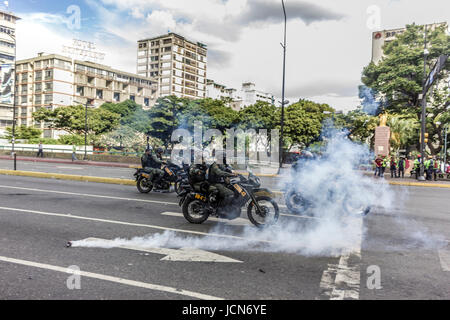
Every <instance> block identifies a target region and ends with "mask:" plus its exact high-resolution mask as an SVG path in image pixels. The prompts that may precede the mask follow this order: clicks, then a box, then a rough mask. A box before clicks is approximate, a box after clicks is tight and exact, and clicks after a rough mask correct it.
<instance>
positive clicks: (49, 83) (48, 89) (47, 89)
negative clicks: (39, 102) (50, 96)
mask: <svg viewBox="0 0 450 320" xmlns="http://www.w3.org/2000/svg"><path fill="white" fill-rule="evenodd" d="M45 90H46V91H51V90H53V83H51V82H47V83H45Z"/></svg>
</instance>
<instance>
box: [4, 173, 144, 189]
mask: <svg viewBox="0 0 450 320" xmlns="http://www.w3.org/2000/svg"><path fill="white" fill-rule="evenodd" d="M0 174H3V175H8V176H22V177H33V178H45V179H57V180H72V181H84V182H96V183H108V184H119V185H128V186H135V185H136V181H134V180H128V179H118V178H103V177H90V176H77V175H70V174H59V173H46V172H32V171H13V170H0Z"/></svg>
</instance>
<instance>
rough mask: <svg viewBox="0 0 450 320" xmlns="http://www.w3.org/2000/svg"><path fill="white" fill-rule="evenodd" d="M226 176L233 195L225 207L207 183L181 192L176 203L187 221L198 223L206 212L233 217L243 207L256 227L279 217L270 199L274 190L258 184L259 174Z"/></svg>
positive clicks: (273, 202)
mask: <svg viewBox="0 0 450 320" xmlns="http://www.w3.org/2000/svg"><path fill="white" fill-rule="evenodd" d="M226 180H227V181H226V182H225V183H226V185H227V187H228V188H229V189H230V190H232V191H233V192H234V199H233V202H232V203H231V205H228V206H225V207H224V206H223V205H222V203H221V202H222V201H221V200H217V199H216V195H214V194H209V193H208V191H207V190H208V187H207V186H205V187H203V188H202V191H201V192H196V191H194V189H193V188H192V186H191V187H190V188H187V189H185V190H184V192H182V193H181V194H180V197H181V200H180V203H179V205H180V206H181V207H182V210H183V215H184V217H185V218H186V220H187V221H189V222H190V223H193V224H201V223H203V222H205V221H206V220H207V219H208V218H209V216H216V217H219V218H223V219H228V220H234V219H237V218H239V217H240V216H241V210H242V208H244V207H246V208H247V216H248V218H249V220H250V221H251V222H252V223H253V224H254V225H255V226H257V227H258V228H262V227H265V226H269V225H273V224H275V223H276V222H277V221H278V217H279V209H278V204H277V203H276V202H275V200H273V198H274V194H273V193H272V192H271V191H269V190H268V189H265V188H261V181H260V179H259V178H258V177H256V176H254V175H253V174H252V173H249V175H248V177H247V178H246V177H244V176H243V175H237V177H236V178H232V179H228V178H227V179H226ZM205 183H206V182H205ZM206 184H207V183H206Z"/></svg>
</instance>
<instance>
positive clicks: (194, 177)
mask: <svg viewBox="0 0 450 320" xmlns="http://www.w3.org/2000/svg"><path fill="white" fill-rule="evenodd" d="M206 171H207V170H206V167H204V166H202V165H197V164H194V165H192V166H191V168H190V169H189V175H188V177H189V183H190V184H195V183H199V182H205V181H206Z"/></svg>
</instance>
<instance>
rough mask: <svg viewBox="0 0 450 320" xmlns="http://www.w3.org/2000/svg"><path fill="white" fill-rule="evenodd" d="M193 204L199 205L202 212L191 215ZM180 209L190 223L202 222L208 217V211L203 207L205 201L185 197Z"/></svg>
mask: <svg viewBox="0 0 450 320" xmlns="http://www.w3.org/2000/svg"><path fill="white" fill-rule="evenodd" d="M194 206H201V208H202V212H201V213H200V214H197V215H193V214H192V211H193V210H194ZM182 210H183V216H184V218H185V219H186V220H187V221H189V222H190V223H192V224H202V223H203V222H205V221H206V220H207V219H208V217H209V213H208V212H207V211H206V208H205V203H204V202H202V201H200V200H197V199H186V200H185V201H184V203H183V207H182Z"/></svg>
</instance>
